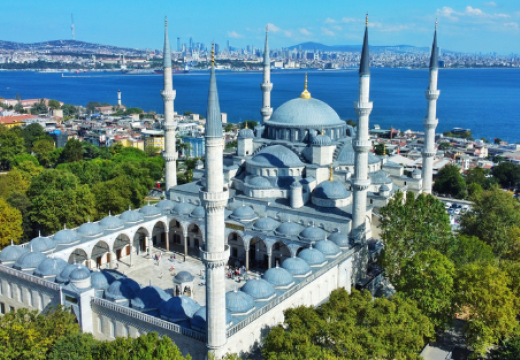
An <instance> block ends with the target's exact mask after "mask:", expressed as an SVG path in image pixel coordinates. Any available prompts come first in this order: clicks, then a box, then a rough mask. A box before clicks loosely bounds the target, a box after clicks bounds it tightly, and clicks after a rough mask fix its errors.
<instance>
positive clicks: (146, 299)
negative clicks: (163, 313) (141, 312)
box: [131, 286, 171, 309]
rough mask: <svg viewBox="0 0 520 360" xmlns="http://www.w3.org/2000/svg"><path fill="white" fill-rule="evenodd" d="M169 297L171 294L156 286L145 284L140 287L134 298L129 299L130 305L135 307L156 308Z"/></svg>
mask: <svg viewBox="0 0 520 360" xmlns="http://www.w3.org/2000/svg"><path fill="white" fill-rule="evenodd" d="M170 299H171V296H170V295H169V294H168V293H167V292H166V291H164V290H163V289H161V288H160V287H157V286H147V287H145V288H142V289H141V290H140V291H139V292H138V293H137V295H136V297H135V298H134V299H132V300H131V305H132V307H133V308H136V309H155V308H158V307H159V306H160V305H161V304H162V303H163V302H164V301H168V300H170Z"/></svg>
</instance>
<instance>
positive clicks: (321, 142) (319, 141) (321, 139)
mask: <svg viewBox="0 0 520 360" xmlns="http://www.w3.org/2000/svg"><path fill="white" fill-rule="evenodd" d="M330 145H332V140H331V139H330V137H328V136H327V135H318V136H315V137H314V138H313V139H312V146H330Z"/></svg>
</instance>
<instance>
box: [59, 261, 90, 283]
mask: <svg viewBox="0 0 520 360" xmlns="http://www.w3.org/2000/svg"><path fill="white" fill-rule="evenodd" d="M77 269H84V270H87V271H89V270H88V269H87V267H86V266H85V265H83V264H69V265H67V266H66V267H64V268H63V270H62V271H61V272H60V274H59V275H58V276H56V282H58V283H61V284H64V283H66V282H69V281H70V274H71V273H72V272H73V271H74V270H77Z"/></svg>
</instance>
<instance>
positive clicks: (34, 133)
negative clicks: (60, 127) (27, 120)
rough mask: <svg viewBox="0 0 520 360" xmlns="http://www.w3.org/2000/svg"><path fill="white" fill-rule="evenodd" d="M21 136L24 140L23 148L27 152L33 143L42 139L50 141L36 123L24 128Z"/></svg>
mask: <svg viewBox="0 0 520 360" xmlns="http://www.w3.org/2000/svg"><path fill="white" fill-rule="evenodd" d="M22 136H23V138H24V140H25V148H26V149H27V151H29V152H30V151H31V150H32V148H33V146H34V143H35V142H37V141H39V140H42V139H51V140H52V138H51V137H50V136H48V135H47V134H46V133H45V129H44V128H43V127H42V126H41V125H40V124H38V123H32V124H29V125H27V126H26V127H24V128H23V130H22Z"/></svg>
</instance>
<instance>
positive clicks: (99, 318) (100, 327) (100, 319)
mask: <svg viewBox="0 0 520 360" xmlns="http://www.w3.org/2000/svg"><path fill="white" fill-rule="evenodd" d="M98 331H99V332H100V333H101V334H103V318H102V317H101V316H100V315H98Z"/></svg>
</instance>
